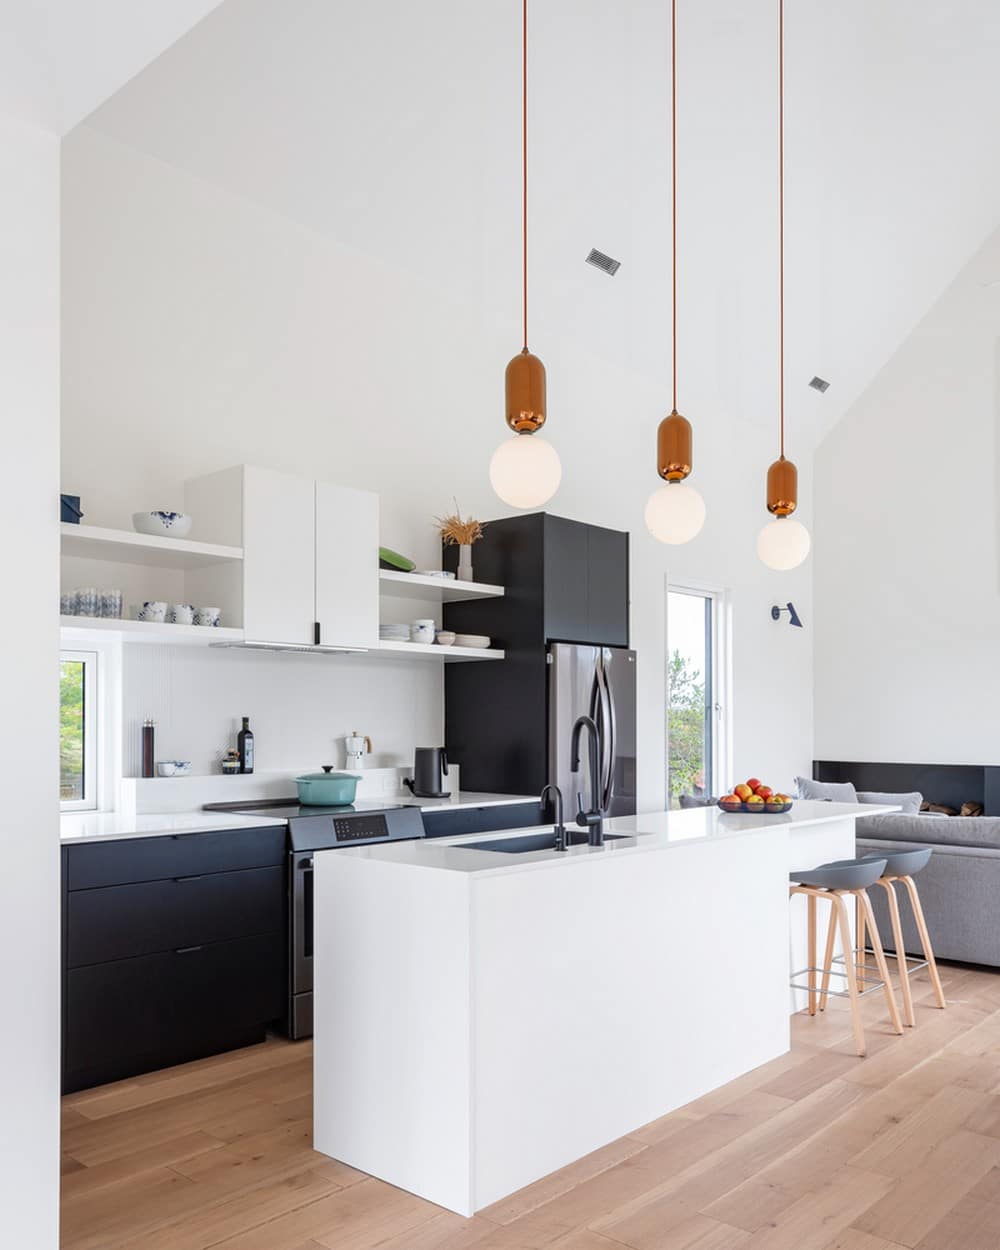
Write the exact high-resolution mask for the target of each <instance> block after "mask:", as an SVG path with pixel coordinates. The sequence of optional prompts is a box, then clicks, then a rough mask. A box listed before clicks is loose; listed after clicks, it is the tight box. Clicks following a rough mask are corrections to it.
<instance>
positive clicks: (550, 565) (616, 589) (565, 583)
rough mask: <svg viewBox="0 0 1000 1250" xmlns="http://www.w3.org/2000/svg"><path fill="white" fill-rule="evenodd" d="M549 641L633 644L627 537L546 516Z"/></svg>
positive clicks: (626, 535) (597, 644)
mask: <svg viewBox="0 0 1000 1250" xmlns="http://www.w3.org/2000/svg"><path fill="white" fill-rule="evenodd" d="M544 533H545V548H544V560H545V637H546V640H547V641H550V642H587V643H592V644H594V645H595V646H605V647H627V646H628V534H622V533H619V532H618V531H617V530H607V529H602V528H601V527H600V526H597V525H583V524H581V523H580V522H579V521H567V520H565V519H564V518H563V517H556V516H547V517H546V518H545V526H544Z"/></svg>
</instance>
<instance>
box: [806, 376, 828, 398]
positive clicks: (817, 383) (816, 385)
mask: <svg viewBox="0 0 1000 1250" xmlns="http://www.w3.org/2000/svg"><path fill="white" fill-rule="evenodd" d="M809 385H810V386H811V387H812V388H813V390H814V391H819V393H820V394H821V395H822V394H823V392H824V391H828V390H829V389H830V383H829V382H827V380H826V379H825V378H813V380H812V381H811V382H810V383H809Z"/></svg>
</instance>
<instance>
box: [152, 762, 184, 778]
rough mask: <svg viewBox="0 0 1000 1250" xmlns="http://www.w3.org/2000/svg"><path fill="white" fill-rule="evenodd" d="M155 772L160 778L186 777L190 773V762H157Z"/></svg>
mask: <svg viewBox="0 0 1000 1250" xmlns="http://www.w3.org/2000/svg"><path fill="white" fill-rule="evenodd" d="M156 771H157V772H158V773H159V775H160V776H161V777H187V776H188V775H189V774H190V772H191V761H190V760H157V762H156Z"/></svg>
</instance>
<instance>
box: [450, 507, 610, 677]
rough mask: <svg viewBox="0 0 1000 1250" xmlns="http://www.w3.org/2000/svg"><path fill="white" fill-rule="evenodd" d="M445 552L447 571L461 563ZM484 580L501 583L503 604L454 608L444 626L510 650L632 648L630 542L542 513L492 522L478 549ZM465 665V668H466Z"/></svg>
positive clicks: (477, 566) (478, 572)
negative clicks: (564, 645) (552, 645)
mask: <svg viewBox="0 0 1000 1250" xmlns="http://www.w3.org/2000/svg"><path fill="white" fill-rule="evenodd" d="M457 560H458V553H457V549H456V548H454V547H452V548H446V549H445V568H455V567H456V565H457ZM472 562H473V569H474V571H475V577H476V581H478V582H497V583H499V584H500V585H502V586H503V587H504V588H505V591H506V593H505V595H504V598H503V599H499V600H498V599H483V600H478V601H473V602H465V603H454V604H448V606H447V607H446V608H445V626H446V628H448V629H454V630H457V631H458V632H459V633H477V634H488V635H489V636H490V637H491V638H492V639H493V642H494V645H495V646H499V647H506V648H508V649H511V648H515V649H516V648H518V647H529V648H530V647H538V646H544V645H545V643H547V642H582V643H590V644H593V645H597V646H606V647H627V646H628V641H629V599H628V577H629V538H628V534H627V533H622V532H620V531H618V530H609V529H602V528H601V527H600V526H596V525H585V524H583V522H581V521H570V520H567V519H566V518H565V517H557V516H549V515H548V514H547V513H544V512H538V513H533V514H532V515H530V516H519V517H506V518H504V519H503V520H500V521H490V522H489V523H488V524H487V525H486V527H485V532H484V535H483V538H482V539H481V540H480V541H479V542H478V543H476V544H475V546H474V547H473V549H472ZM463 667H464V666H463Z"/></svg>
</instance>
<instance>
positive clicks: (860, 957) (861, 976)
mask: <svg viewBox="0 0 1000 1250" xmlns="http://www.w3.org/2000/svg"><path fill="white" fill-rule="evenodd" d="M854 933H855V938H856V943H857V951H858V954H857V958H856V960H855V963H854V969H855V975H856V976H857V978H858V993H859V994H860V993H861V991H862V990H863V989H864V988H865V964H866V960H867V955H866V951H867V949H868V938H867V935H866V933H865V913H864V908H863V907H862V906H861V899H860V897H859V896H858V895H855V897H854Z"/></svg>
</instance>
